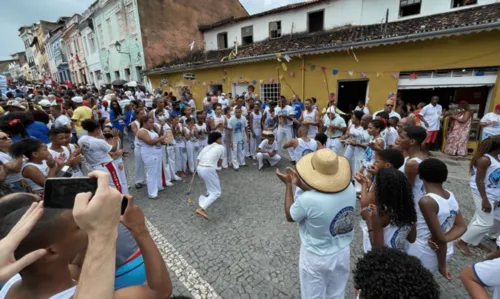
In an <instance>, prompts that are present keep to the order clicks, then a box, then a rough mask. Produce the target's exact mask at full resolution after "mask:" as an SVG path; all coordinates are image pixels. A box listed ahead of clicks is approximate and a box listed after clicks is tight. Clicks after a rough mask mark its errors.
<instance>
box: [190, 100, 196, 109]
mask: <svg viewBox="0 0 500 299" xmlns="http://www.w3.org/2000/svg"><path fill="white" fill-rule="evenodd" d="M188 105H189V106H190V107H191V108H193V109H194V110H196V103H195V101H194V100H193V99H191V100H189V102H188Z"/></svg>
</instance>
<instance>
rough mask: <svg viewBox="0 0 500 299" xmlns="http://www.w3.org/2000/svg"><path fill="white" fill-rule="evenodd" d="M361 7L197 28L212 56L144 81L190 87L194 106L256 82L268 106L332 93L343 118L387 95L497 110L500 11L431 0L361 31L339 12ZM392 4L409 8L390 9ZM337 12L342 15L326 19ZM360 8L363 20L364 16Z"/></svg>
mask: <svg viewBox="0 0 500 299" xmlns="http://www.w3.org/2000/svg"><path fill="white" fill-rule="evenodd" d="M356 2H357V3H358V4H359V3H364V2H370V1H361V2H360V1H358V0H355V1H343V0H338V1H328V0H323V1H321V0H317V1H309V2H304V3H299V4H294V5H289V6H285V7H282V8H278V9H275V10H271V11H268V12H264V13H260V14H257V15H254V16H249V17H243V18H240V19H225V20H221V21H220V22H217V23H215V24H208V25H203V26H200V30H201V31H202V32H203V33H204V41H205V45H206V51H199V52H196V53H191V54H189V55H186V56H184V57H183V58H182V59H175V60H172V61H170V62H168V63H165V64H163V65H159V66H157V67H156V68H153V69H151V70H149V71H148V72H147V74H148V76H149V77H150V79H151V81H152V83H153V87H155V88H156V87H162V88H163V90H164V91H167V90H168V91H172V92H175V93H177V92H178V91H179V90H180V89H181V88H183V87H188V88H189V89H190V90H191V92H193V93H194V95H195V98H196V99H197V100H198V101H201V99H202V98H203V97H204V95H205V93H206V92H207V91H216V90H222V91H223V92H232V93H233V95H235V94H241V93H242V92H243V91H245V90H246V87H247V86H248V85H254V86H255V87H256V93H257V94H259V95H260V96H261V97H262V98H263V99H277V97H279V95H280V94H283V95H285V96H287V97H291V96H292V95H294V94H295V95H298V96H299V97H300V98H302V99H306V98H310V97H315V98H317V104H318V105H319V106H320V107H324V106H325V105H326V103H327V101H328V95H329V93H331V92H335V93H337V99H338V106H339V108H340V109H341V110H344V111H351V110H352V109H353V108H354V107H355V106H356V104H357V102H358V101H360V100H361V101H365V102H366V103H367V106H368V107H369V109H370V110H371V111H377V110H380V109H382V108H383V104H384V102H385V100H386V99H387V98H388V96H389V94H391V93H397V94H398V95H399V96H400V97H401V98H402V99H403V100H404V101H405V102H411V103H414V104H417V103H418V102H419V101H425V102H429V101H430V97H431V96H432V94H433V93H436V94H438V95H440V96H441V101H442V103H443V106H444V107H448V106H449V105H451V104H453V103H458V102H459V101H460V100H467V101H468V102H469V104H472V105H474V106H475V107H476V108H477V110H478V111H477V115H476V118H477V117H480V116H481V115H483V114H484V113H486V112H489V111H491V110H493V107H494V105H495V104H499V103H500V87H498V85H499V84H500V79H499V78H500V77H499V76H498V67H497V66H498V61H499V59H500V53H498V52H497V51H493V50H492V49H496V48H497V47H498V46H499V45H500V32H499V31H498V29H500V23H499V22H498V20H499V19H500V4H498V3H492V2H493V1H481V0H478V1H469V2H467V3H466V2H462V4H469V5H466V6H460V7H459V5H458V4H459V3H458V4H457V2H455V1H450V3H448V4H449V5H447V6H443V7H441V8H442V11H437V10H436V9H437V8H433V10H431V9H430V8H429V7H428V6H424V5H427V2H429V1H413V2H418V3H419V4H420V6H419V7H420V15H404V16H401V15H400V14H401V12H400V10H401V9H403V8H404V7H399V9H400V10H399V13H398V14H396V15H395V16H394V15H392V14H393V13H391V12H389V14H388V15H389V18H388V19H387V21H386V20H385V19H384V20H383V21H381V19H383V17H384V16H386V15H387V9H386V7H383V6H380V7H378V8H377V9H378V13H376V12H375V11H372V10H371V11H370V12H369V16H373V15H381V16H382V17H381V18H380V19H379V21H378V22H375V23H371V24H370V22H369V20H370V18H368V17H367V19H366V20H365V21H363V22H366V23H368V24H365V25H355V24H354V23H356V24H360V23H363V22H362V19H359V18H358V19H352V16H353V15H354V16H356V13H355V12H356V11H355V10H354V8H353V10H352V11H348V10H342V8H343V7H344V8H345V7H347V6H348V5H354V4H353V3H356ZM372 2H373V1H372ZM392 2H394V3H396V4H398V3H399V4H401V5H402V4H403V3H406V1H403V0H402V1H385V2H384V4H385V3H392ZM441 2H447V1H440V3H441ZM365 5H367V3H365ZM455 6H456V7H455ZM358 7H359V5H358ZM374 9H375V8H374ZM426 9H428V10H426ZM340 10H341V11H342V15H337V16H335V15H332V14H330V13H333V12H334V11H340ZM394 10H396V11H398V10H397V9H394ZM363 11H364V10H362V9H361V8H358V14H357V15H358V16H359V15H362V16H363V15H365V14H366V13H368V12H366V13H364V12H363ZM390 11H391V10H390ZM292 16H293V17H292ZM342 18H343V19H342ZM391 18H392V20H393V21H391ZM364 19H365V17H364V16H363V20H364ZM290 20H293V21H291V22H290ZM318 20H319V21H318ZM373 20H375V18H373ZM304 22H305V23H304ZM330 22H336V23H335V24H330ZM329 24H330V25H329ZM262 26H263V27H262ZM261 27H262V28H261ZM292 28H296V29H293V31H292ZM231 42H232V43H231ZM186 74H189V76H187V75H186ZM193 77H194V80H193ZM162 83H164V84H162ZM165 83H166V84H165Z"/></svg>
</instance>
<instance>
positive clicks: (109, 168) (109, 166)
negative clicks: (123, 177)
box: [89, 162, 123, 194]
mask: <svg viewBox="0 0 500 299" xmlns="http://www.w3.org/2000/svg"><path fill="white" fill-rule="evenodd" d="M89 168H90V169H91V171H95V170H100V171H104V172H107V173H109V185H110V186H111V187H114V188H115V189H116V190H118V191H120V193H122V194H123V192H122V182H121V181H120V176H119V175H118V171H116V168H115V165H114V164H113V162H108V163H105V164H98V165H94V166H89Z"/></svg>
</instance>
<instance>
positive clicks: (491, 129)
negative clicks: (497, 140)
mask: <svg viewBox="0 0 500 299" xmlns="http://www.w3.org/2000/svg"><path fill="white" fill-rule="evenodd" d="M490 121H496V123H495V124H491V125H487V126H484V127H483V132H482V138H481V140H484V139H486V138H488V137H489V136H494V135H500V114H496V113H495V112H490V113H486V114H485V115H484V116H483V118H481V122H484V123H486V122H490Z"/></svg>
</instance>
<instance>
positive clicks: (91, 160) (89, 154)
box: [78, 119, 123, 193]
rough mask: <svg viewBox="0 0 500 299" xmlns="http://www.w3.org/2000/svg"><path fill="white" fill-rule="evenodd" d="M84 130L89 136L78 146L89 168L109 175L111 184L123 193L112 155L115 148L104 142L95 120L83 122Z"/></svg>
mask: <svg viewBox="0 0 500 299" xmlns="http://www.w3.org/2000/svg"><path fill="white" fill-rule="evenodd" d="M82 128H83V129H84V130H85V131H87V132H88V135H86V136H83V137H81V138H80V139H79V140H78V145H79V146H80V148H81V151H82V153H83V156H84V157H85V161H87V164H88V166H89V168H90V169H91V170H92V171H96V170H100V171H104V172H107V173H109V180H110V181H109V184H110V185H111V186H113V187H115V188H116V190H118V191H120V193H122V191H123V189H122V185H123V184H122V182H121V180H120V176H119V174H118V171H117V169H116V167H115V165H114V164H113V158H112V157H111V155H110V152H111V150H112V149H113V146H111V145H110V144H109V143H107V142H106V140H104V136H103V134H102V130H101V126H100V125H99V123H98V122H97V121H95V120H93V119H86V120H84V121H83V122H82Z"/></svg>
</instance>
